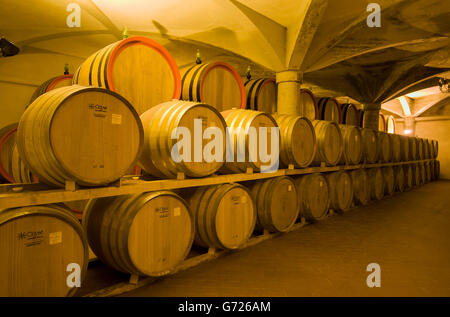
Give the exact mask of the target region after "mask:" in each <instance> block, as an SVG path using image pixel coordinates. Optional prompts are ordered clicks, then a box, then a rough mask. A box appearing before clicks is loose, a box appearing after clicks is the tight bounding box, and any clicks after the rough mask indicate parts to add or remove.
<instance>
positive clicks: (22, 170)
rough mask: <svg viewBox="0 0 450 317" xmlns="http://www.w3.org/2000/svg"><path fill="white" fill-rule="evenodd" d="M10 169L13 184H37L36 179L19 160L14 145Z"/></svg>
mask: <svg viewBox="0 0 450 317" xmlns="http://www.w3.org/2000/svg"><path fill="white" fill-rule="evenodd" d="M11 169H12V176H13V178H14V183H21V184H29V183H37V182H38V179H37V177H35V176H34V175H33V173H31V171H30V170H29V169H28V167H26V166H25V163H24V162H23V161H22V159H21V158H20V155H19V151H18V150H17V146H16V145H14V150H13V153H12V157H11Z"/></svg>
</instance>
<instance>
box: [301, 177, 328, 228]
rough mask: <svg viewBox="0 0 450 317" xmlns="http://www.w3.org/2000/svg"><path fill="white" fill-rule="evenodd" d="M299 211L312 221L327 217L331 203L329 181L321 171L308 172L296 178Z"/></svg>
mask: <svg viewBox="0 0 450 317" xmlns="http://www.w3.org/2000/svg"><path fill="white" fill-rule="evenodd" d="M295 186H296V188H297V197H298V204H299V212H300V215H301V216H302V217H305V219H306V220H308V221H310V222H312V221H317V220H320V219H322V218H324V217H326V215H327V213H328V208H329V205H330V198H329V191H328V190H329V189H328V183H327V180H326V179H325V177H324V176H323V175H322V174H320V173H313V174H306V175H304V176H300V177H298V178H297V179H295Z"/></svg>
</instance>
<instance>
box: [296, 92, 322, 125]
mask: <svg viewBox="0 0 450 317" xmlns="http://www.w3.org/2000/svg"><path fill="white" fill-rule="evenodd" d="M297 110H298V112H297V113H298V115H299V116H301V117H305V118H308V119H309V120H317V119H319V108H318V107H317V101H316V97H314V94H313V93H312V91H310V90H308V89H304V88H302V89H300V102H299V108H298V109H297Z"/></svg>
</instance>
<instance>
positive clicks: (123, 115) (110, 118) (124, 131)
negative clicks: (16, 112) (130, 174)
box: [16, 85, 143, 186]
mask: <svg viewBox="0 0 450 317" xmlns="http://www.w3.org/2000/svg"><path fill="white" fill-rule="evenodd" d="M81 123H82V124H81ZM142 140H143V129H142V124H141V121H140V120H139V117H138V115H137V113H136V111H135V110H134V109H133V107H132V106H131V105H130V103H129V102H128V101H126V100H125V99H124V98H123V97H122V96H120V95H118V94H117V93H115V92H112V91H109V90H106V89H102V88H94V87H82V86H78V85H73V86H68V87H62V88H58V89H55V90H52V91H50V92H47V93H45V94H43V95H41V96H40V97H39V98H37V99H36V100H35V101H34V102H33V103H32V104H31V105H30V106H29V107H28V108H27V110H26V111H25V113H24V114H23V115H22V117H21V119H20V122H19V127H18V130H17V138H16V143H17V148H18V150H19V155H20V158H21V159H22V160H23V161H24V163H25V165H26V166H27V167H28V168H29V169H30V170H31V172H32V173H33V174H34V175H36V176H37V177H38V178H39V180H40V181H42V182H43V183H47V184H49V185H55V186H64V185H65V181H66V180H70V181H75V182H76V183H78V184H80V185H86V186H98V185H106V184H108V183H111V182H113V181H115V180H117V179H118V178H120V177H121V176H123V175H124V174H125V172H126V171H127V170H128V169H130V167H132V166H134V165H135V163H136V161H137V157H138V154H139V152H140V148H141V145H142Z"/></svg>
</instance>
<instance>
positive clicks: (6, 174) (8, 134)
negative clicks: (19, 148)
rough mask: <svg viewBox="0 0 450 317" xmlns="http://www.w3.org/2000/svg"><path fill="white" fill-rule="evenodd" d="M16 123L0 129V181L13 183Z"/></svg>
mask: <svg viewBox="0 0 450 317" xmlns="http://www.w3.org/2000/svg"><path fill="white" fill-rule="evenodd" d="M16 132H17V123H13V124H10V125H7V126H5V127H3V128H2V129H0V180H1V181H3V182H9V183H14V182H15V181H14V177H13V175H12V155H13V150H14V146H15V144H16Z"/></svg>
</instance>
